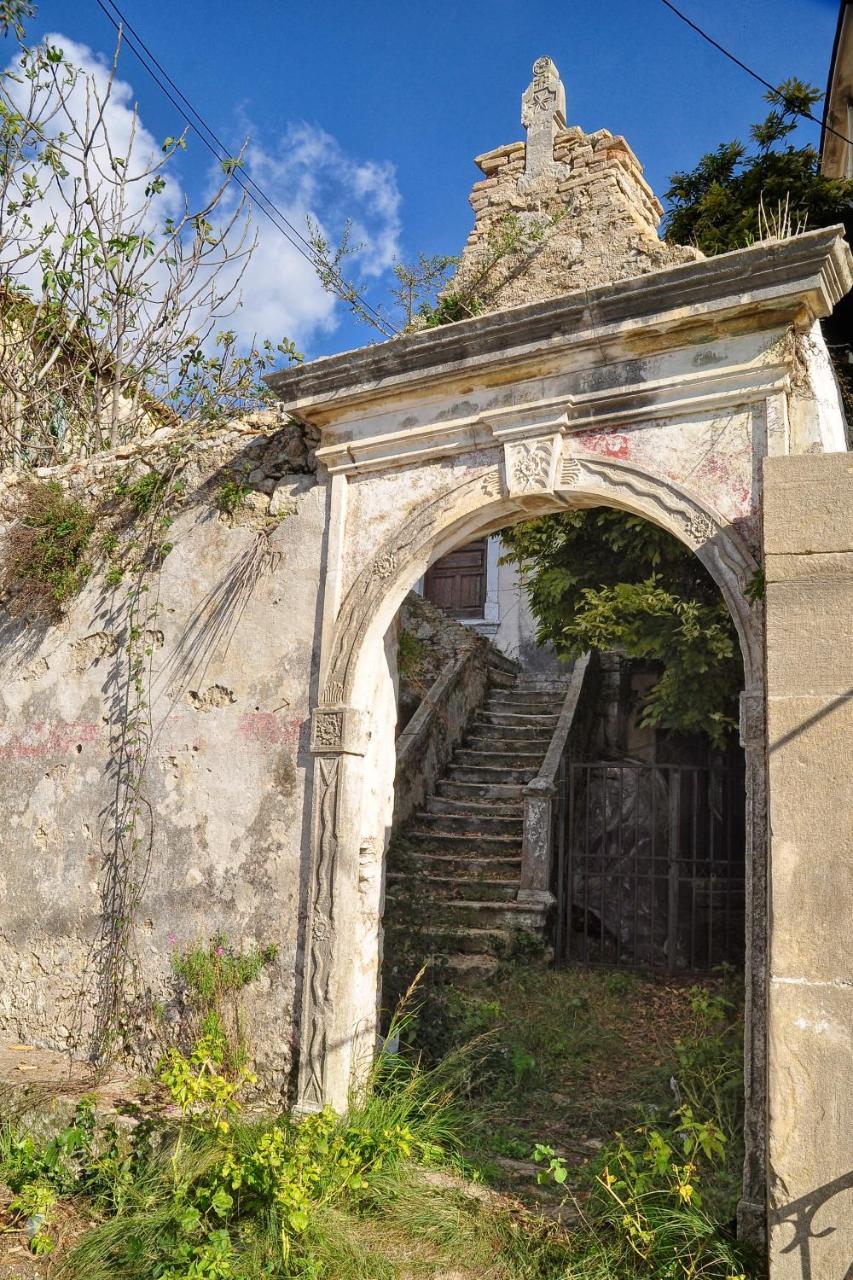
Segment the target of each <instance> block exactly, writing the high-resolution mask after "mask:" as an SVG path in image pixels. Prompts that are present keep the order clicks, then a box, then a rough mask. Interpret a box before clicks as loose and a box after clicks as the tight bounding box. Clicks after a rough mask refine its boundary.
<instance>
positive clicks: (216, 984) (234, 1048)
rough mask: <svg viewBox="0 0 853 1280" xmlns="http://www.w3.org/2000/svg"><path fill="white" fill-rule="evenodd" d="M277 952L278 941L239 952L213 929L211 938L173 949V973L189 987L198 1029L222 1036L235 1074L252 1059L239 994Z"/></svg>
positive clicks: (200, 1032) (195, 1030)
mask: <svg viewBox="0 0 853 1280" xmlns="http://www.w3.org/2000/svg"><path fill="white" fill-rule="evenodd" d="M277 955H278V950H277V948H276V947H274V946H265V947H254V948H252V949H251V950H249V951H237V950H236V949H235V948H234V946H233V945H232V944H231V943H230V942H229V941H228V938H227V937H226V935H225V934H224V933H216V934H214V935H213V937H212V938H211V939H210V941H209V942H208V943H195V944H193V945H192V946H191V947H188V948H187V949H185V950H183V951H179V950H177V949H175V950H173V951H172V955H171V966H172V972H173V973H174V975H175V977H176V978H178V979H179V981H180V982H181V983H182V984H183V986H184V989H185V992H186V995H187V998H188V1001H189V1004H190V1007H191V1010H192V1013H193V1024H194V1025H193V1034H194V1035H196V1036H198V1035H201V1036H218V1037H221V1038H222V1054H223V1059H224V1061H225V1063H226V1067H227V1069H228V1071H229V1072H231V1073H232V1074H233V1073H238V1074H239V1073H240V1072H241V1071H242V1069H243V1068H244V1067H245V1064H246V1060H247V1046H246V1036H245V1029H244V1026H243V1017H242V1011H241V1007H240V1000H239V996H240V993H241V992H242V991H244V990H245V988H246V987H247V986H249V984H250V983H252V982H254V981H255V980H256V979H257V978H259V977H260V975H261V973H262V972H263V970H264V969H266V968H268V967H269V966H270V965H271V964H273V963H274V962H275V959H276V957H277Z"/></svg>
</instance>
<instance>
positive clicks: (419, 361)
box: [268, 227, 853, 425]
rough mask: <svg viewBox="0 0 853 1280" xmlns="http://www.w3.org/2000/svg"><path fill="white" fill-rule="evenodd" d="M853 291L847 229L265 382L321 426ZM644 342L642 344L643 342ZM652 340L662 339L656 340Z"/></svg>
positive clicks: (780, 317) (800, 316) (795, 318)
mask: <svg viewBox="0 0 853 1280" xmlns="http://www.w3.org/2000/svg"><path fill="white" fill-rule="evenodd" d="M851 287H853V258H851V254H850V249H849V248H848V246H847V244H846V242H845V240H844V239H843V228H841V227H830V228H824V229H821V230H818V231H811V232H807V233H805V234H804V235H800V236H795V237H792V238H791V239H789V240H782V241H777V242H773V243H762V244H756V245H752V246H751V247H750V248H748V249H739V250H736V251H735V252H732V253H725V254H720V255H719V256H718V257H715V258H706V259H703V260H702V261H699V262H693V263H688V264H686V265H684V266H679V267H672V268H670V269H668V270H665V271H658V272H653V273H650V274H648V275H644V276H637V277H634V278H632V279H629V280H623V281H618V282H616V283H614V284H611V285H606V286H602V287H600V288H597V289H592V290H588V291H585V292H578V293H570V294H564V295H562V296H561V297H558V298H553V299H549V300H548V301H546V302H537V303H532V304H528V305H525V306H520V307H512V308H510V309H508V310H505V311H497V312H493V313H490V314H488V315H483V316H476V317H474V318H473V319H470V320H463V321H459V322H458V323H456V324H451V325H445V326H442V327H439V328H436V329H429V330H426V331H422V332H420V333H415V334H409V335H406V336H404V337H400V338H393V339H391V340H390V341H388V342H383V343H380V344H378V345H376V346H370V347H362V348H359V349H358V350H355V351H348V352H344V353H342V354H340V355H335V356H326V357H324V358H322V359H320V360H315V361H313V362H312V363H310V364H307V365H303V366H301V367H299V368H295V369H288V370H285V371H283V372H281V373H277V374H272V375H270V376H269V378H268V381H269V384H270V386H271V387H272V389H273V390H274V391H275V392H276V394H277V395H278V397H279V398H280V399H281V400H282V401H283V403H284V405H285V406H286V408H288V409H289V410H290V411H291V412H292V413H293V414H294V416H296V417H297V418H300V419H302V420H304V421H307V422H312V423H316V424H317V425H324V424H327V423H328V422H329V421H330V420H331V419H334V418H335V417H336V416H337V415H338V414H339V413H341V412H343V411H347V410H357V408H358V406H359V405H362V404H364V403H365V402H366V401H370V402H371V403H372V404H373V405H376V404H378V403H379V402H381V401H382V400H383V399H384V398H385V397H386V396H388V397H389V398H390V397H395V398H396V397H399V396H401V395H406V394H410V393H416V394H417V393H423V392H424V391H427V392H428V391H429V389H430V388H432V387H436V388H437V387H439V386H440V385H441V384H442V383H447V382H449V381H450V380H452V379H453V378H454V377H455V376H463V377H470V376H478V377H482V378H483V379H484V380H485V381H488V378H489V372H490V371H492V370H496V369H498V368H500V369H508V368H513V367H517V369H518V376H523V366H524V365H525V363H527V364H532V363H537V362H538V363H540V367H541V361H542V360H543V358H544V359H547V358H548V357H549V356H551V355H553V356H559V355H560V354H561V353H563V352H566V351H567V350H569V349H570V350H571V352H572V355H573V358H577V357H578V356H579V355H580V354H581V353H582V351H583V349H584V348H591V349H593V351H594V352H597V353H598V355H597V359H596V357H595V356H591V357H590V360H589V363H596V362H598V361H600V360H603V359H609V358H612V355H613V352H614V351H618V350H619V349H620V348H621V349H623V350H624V349H631V347H632V346H633V350H634V354H641V350H642V348H643V347H645V349H646V350H647V351H651V350H653V349H657V350H667V349H674V348H676V347H678V346H680V345H685V344H689V343H694V342H697V341H702V340H704V337H705V336H707V337H711V336H718V335H720V334H721V333H722V332H725V331H726V329H728V328H731V329H733V330H737V331H739V332H744V331H746V330H749V329H766V328H770V327H772V326H773V325H774V324H784V323H795V324H798V325H800V326H801V327H803V328H806V327H809V326H810V325H811V324H812V323H813V322H814V320H816V319H819V318H820V317H822V316H825V315H828V314H829V313H830V312H831V311H832V308H833V307H834V306H835V304H836V302H838V300H839V299H840V298H842V297H843V296H844V295H845V294H846V293H847V292H848V291H849V290H850V288H851ZM640 342H642V347H641V346H639V345H638V344H639V343H640ZM655 344H656V345H655Z"/></svg>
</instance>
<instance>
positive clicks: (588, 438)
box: [575, 427, 631, 458]
mask: <svg viewBox="0 0 853 1280" xmlns="http://www.w3.org/2000/svg"><path fill="white" fill-rule="evenodd" d="M575 440H577V442H578V444H579V445H580V446H581V447H582V448H583V449H588V450H589V452H590V453H603V454H605V455H606V456H607V457H608V458H627V457H629V456H630V453H631V442H630V439H629V437H628V436H627V435H626V434H625V432H624V431H619V430H618V429H617V428H615V427H608V428H607V430H605V431H581V432H579V433H578V434H577V435H576V436H575Z"/></svg>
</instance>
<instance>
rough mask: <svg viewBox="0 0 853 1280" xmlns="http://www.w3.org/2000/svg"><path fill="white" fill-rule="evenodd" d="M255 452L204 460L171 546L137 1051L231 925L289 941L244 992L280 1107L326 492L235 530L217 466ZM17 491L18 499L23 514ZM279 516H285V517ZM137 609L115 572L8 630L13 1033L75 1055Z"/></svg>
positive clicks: (154, 671) (155, 671)
mask: <svg viewBox="0 0 853 1280" xmlns="http://www.w3.org/2000/svg"><path fill="white" fill-rule="evenodd" d="M257 434H258V433H257V432H255V433H254V435H253V434H252V433H251V432H250V441H252V440H253V439H254V437H256V436H257ZM246 443H247V441H246V440H245V437H240V439H239V441H238V443H237V446H236V447H235V446H234V445H232V446H229V447H226V448H225V449H224V450H219V451H218V452H217V451H214V454H213V455H211V459H208V463H207V465H206V466H201V467H199V466H198V465H197V461H194V462H193V464H192V465H191V467H190V471H189V474H190V477H191V482H190V484H189V486H188V492H187V496H186V499H185V501H184V502H183V503H182V506H181V510H180V511H179V513H178V515H177V519H176V522H175V525H174V526H173V528H172V530H170V539H171V540H172V541H173V543H174V548H173V550H172V551H171V552H170V553H169V555H168V556H167V557H166V559H165V562H164V564H163V567H162V569H161V571H160V572H159V574H154V575H152V576H151V592H152V593H153V595H152V596H151V600H153V599H154V597H155V596H156V600H157V604H156V612H155V614H154V617H153V620H151V621H150V622H149V624H148V630H149V635H148V637H147V638H148V640H149V644H150V649H151V676H150V680H149V679H148V678H146V680H145V696H146V698H147V699H149V700H150V708H151V747H150V753H149V757H148V763H147V768H146V771H145V776H144V780H143V794H144V795H145V797H146V799H147V801H148V802H149V803H150V805H151V809H152V812H153V814H154V819H153V823H152V824H151V827H150V831H151V848H150V855H149V857H148V867H147V878H146V881H145V888H144V892H143V896H142V901H141V905H140V908H139V911H138V912H137V913H136V914H137V917H138V927H137V929H136V934H135V937H134V938H133V950H134V953H135V957H136V965H137V982H136V991H137V996H138V1000H137V1003H136V1006H135V1008H134V1011H133V1015H132V1020H133V1019H135V1020H136V1023H137V1025H136V1026H134V1027H133V1028H132V1032H131V1039H132V1040H133V1041H134V1051H135V1054H136V1056H137V1058H138V1059H141V1060H143V1061H144V1060H145V1058H146V1055H147V1056H148V1061H149V1063H150V1057H151V1055H153V1054H155V1053H156V1052H157V1027H156V1025H155V1024H154V1022H152V1020H151V1018H150V1017H149V1016H148V1015H149V1013H150V1010H151V1006H152V1004H153V1003H154V1002H159V1003H161V1004H162V1006H163V1008H164V1009H165V1017H166V1019H167V1021H170V1020H172V1019H177V1017H178V1016H179V1012H180V1009H179V1006H178V1005H177V1004H176V1003H175V1001H174V998H173V997H174V985H173V982H172V980H171V976H170V953H171V951H172V949H173V947H176V946H177V947H179V948H181V947H185V946H187V945H189V944H191V943H193V942H196V941H199V942H203V943H206V942H207V941H208V940H209V939H210V937H211V936H212V934H213V933H214V932H215V931H217V930H222V931H223V932H224V933H226V934H227V936H228V938H229V939H230V940H231V941H232V942H233V943H235V944H236V945H238V946H240V945H242V946H245V947H250V946H252V945H266V944H270V943H272V944H275V945H276V946H277V947H278V952H279V954H278V959H277V961H276V963H275V964H274V966H273V967H272V968H270V969H268V970H265V971H264V974H263V975H262V977H261V978H260V980H259V981H258V982H257V983H255V984H253V986H252V987H251V988H250V989H249V991H248V992H247V998H248V1002H249V1006H250V1018H249V1025H250V1026H251V1029H252V1034H253V1038H254V1045H253V1047H254V1049H255V1051H256V1054H257V1058H258V1065H259V1068H260V1071H261V1073H262V1074H263V1076H264V1083H265V1086H266V1087H267V1089H268V1090H270V1091H276V1090H281V1089H283V1088H284V1087H285V1085H286V1082H287V1077H288V1073H289V1070H290V1065H291V1053H292V1034H291V1027H292V1012H293V1003H294V992H295V986H296V983H297V980H298V971H299V961H298V949H299V946H300V932H299V931H300V921H301V919H302V916H303V913H304V894H305V892H306V882H305V873H304V870H303V850H304V848H305V847H306V845H307V844H308V843H309V831H308V827H307V824H308V821H309V819H308V817H307V816H306V808H305V791H306V775H307V772H308V770H309V769H310V757H309V755H308V736H309V735H308V716H309V707H310V702H311V697H312V690H313V689H314V687H315V679H316V671H317V659H318V643H319V642H318V625H317V620H318V599H319V591H320V583H321V579H322V575H323V570H324V563H325V561H324V555H325V550H324V548H325V530H326V522H327V488H326V485H325V484H324V483H322V482H318V481H317V478H316V477H315V476H314V475H311V474H300V475H293V474H281V473H279V476H278V479H276V480H275V481H270V482H269V483H266V482H265V481H262V483H264V485H265V488H266V490H267V492H266V493H264V492H262V491H258V492H257V493H253V495H252V497H253V499H257V502H251V503H248V504H247V507H246V510H245V511H244V512H242V513H240V515H239V516H235V517H233V518H232V517H224V516H221V515H219V514H218V513H217V511H216V509H215V507H214V506H213V505H212V503H211V501H210V494H209V492H208V490H207V489H206V488H205V486H206V485H207V484H208V479H209V476H210V472H211V470H212V469H216V468H217V467H219V466H221V464H222V463H223V461H224V462H226V463H234V462H235V457H236V458H239V456H240V453H241V452H242V450H243V446H244V445H245V444H246ZM198 454H199V455H200V456H203V455H204V450H203V449H199V451H198ZM214 457H215V461H213V458H214ZM111 465H113V467H114V469H115V470H118V471H121V470H122V468H123V467H126V466H127V465H128V464H123V463H121V462H118V461H116V460H113V462H112V464H111ZM282 466H284V467H285V470H286V463H282ZM101 470H103V468H101ZM65 482H67V483H69V484H71V485H72V486H75V487H76V488H77V489H78V490H82V491H87V490H90V489H93V488H96V487H97V485H98V484H101V483H104V482H106V483H107V484H108V485H110V486H111V485H112V484H113V483H114V475H112V473H111V474H110V475H109V476H108V477H107V478H106V481H104V478H103V477H101V479H98V478H97V476H96V474H95V468H93V467H88V468H87V467H83V468H82V469H81V468H80V467H79V464H78V467H77V470H76V474H70V473H67V472H66V473H65V474H64V476H63V483H65ZM270 490H273V493H272V495H270V492H269V491H270ZM13 496H14V488H13V487H10V486H8V485H7V486H6V488H5V491H4V495H3V500H4V503H5V508H6V513H7V516H8V510H9V503H10V502H11V499H12V497H13ZM271 506H274V507H275V509H276V510H278V511H279V512H281V513H283V514H282V516H281V518H279V519H273V520H270V518H269V516H268V514H266V513H267V512H268V511H269V508H270V507H271ZM126 602H127V584H126V583H125V584H122V585H120V586H118V587H115V588H109V587H108V586H107V585H106V582H105V579H104V575H103V572H100V573H96V574H95V575H93V577H92V578H90V580H89V582H88V583H87V585H86V588H85V590H84V591H83V592H82V594H81V595H80V596H79V597H78V598H77V599H76V600H75V601H74V603H73V604H72V606H71V607H70V609H69V610H68V612H67V615H66V617H65V618H64V619H63V620H62V622H61V623H59V624H58V625H56V626H50V627H46V626H44V625H43V624H39V623H37V622H33V621H30V622H26V621H24V620H23V619H13V618H11V617H9V616H6V615H3V616H2V620H0V759H2V762H3V763H2V772H0V812H2V815H3V822H2V826H0V904H2V906H1V907H0V974H1V975H2V979H0V1036H5V1037H7V1038H11V1039H15V1040H18V1041H23V1042H27V1043H35V1044H39V1045H43V1046H48V1047H53V1048H63V1049H65V1048H69V1049H74V1050H76V1052H78V1053H85V1051H86V1050H87V1048H88V1044H89V1036H90V1033H91V1030H92V1024H93V1018H94V1007H95V1004H96V1000H97V993H98V983H99V971H98V965H97V961H96V957H95V950H96V948H97V943H98V939H99V936H100V934H99V930H100V924H101V920H102V909H103V895H104V893H105V891H106V885H107V861H108V855H109V850H110V847H111V840H110V832H111V830H112V827H111V822H112V820H113V818H114V812H115V811H114V808H113V805H114V788H115V769H116V764H117V759H118V755H117V740H118V735H119V731H120V725H121V722H122V704H123V701H124V696H125V689H126V680H127V655H126V651H125V646H126V640H127V626H128V619H127V604H126Z"/></svg>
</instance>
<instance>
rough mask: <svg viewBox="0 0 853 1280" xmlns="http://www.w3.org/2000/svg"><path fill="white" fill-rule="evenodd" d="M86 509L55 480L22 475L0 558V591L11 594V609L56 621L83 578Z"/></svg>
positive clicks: (88, 524)
mask: <svg viewBox="0 0 853 1280" xmlns="http://www.w3.org/2000/svg"><path fill="white" fill-rule="evenodd" d="M94 527H95V519H94V515H93V513H92V511H91V510H90V509H89V508H88V507H87V506H86V505H85V503H83V502H80V501H78V500H77V499H75V498H72V497H69V496H68V494H66V493H65V492H64V491H63V489H62V486H61V485H60V484H59V482H58V481H57V480H47V481H37V480H31V481H28V482H27V483H26V484H25V485H24V486H23V489H22V497H21V506H20V510H19V515H18V520H17V523H16V524H15V525H14V526H13V528H12V530H11V532H10V534H9V536H8V538H7V540H6V544H5V547H4V550H3V557H2V563H0V591H2V592H4V593H6V592H8V593H9V594H10V595H11V596H12V611H13V612H15V613H23V612H26V613H27V614H29V615H31V616H36V617H41V618H43V619H45V620H46V621H48V622H56V621H58V620H59V619H60V618H61V617H62V614H63V611H64V607H65V605H66V604H67V603H68V601H69V600H70V599H71V598H72V597H73V596H75V595H76V594H77V592H78V591H79V590H80V588H81V587H82V586H83V584H84V582H85V581H86V579H87V577H88V575H89V572H90V565H89V561H88V559H87V553H88V550H89V543H90V541H91V538H92V533H93V530H94Z"/></svg>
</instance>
